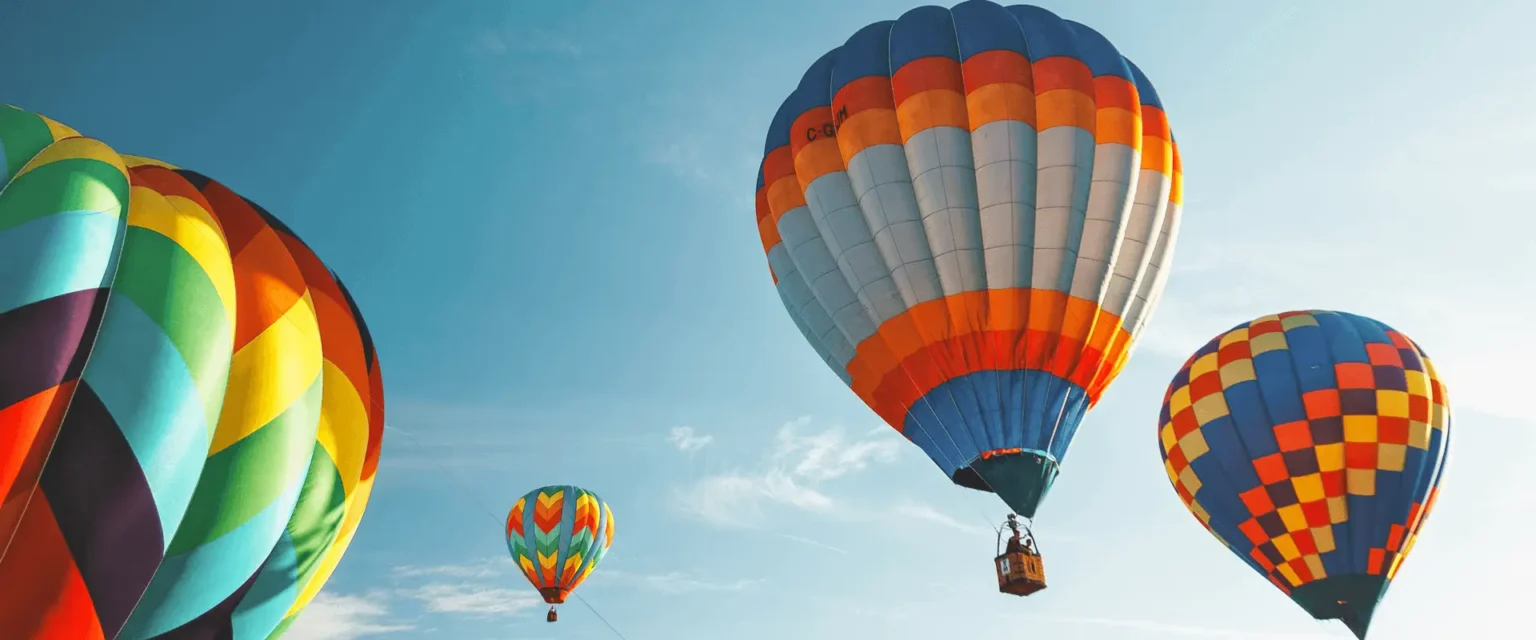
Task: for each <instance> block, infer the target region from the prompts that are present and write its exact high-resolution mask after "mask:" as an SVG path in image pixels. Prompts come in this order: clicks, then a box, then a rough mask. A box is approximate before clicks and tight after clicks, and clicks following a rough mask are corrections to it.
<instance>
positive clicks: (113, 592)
mask: <svg viewBox="0 0 1536 640" xmlns="http://www.w3.org/2000/svg"><path fill="white" fill-rule="evenodd" d="M0 149H3V153H0V168H3V170H4V172H5V173H4V176H0V189H3V190H0V354H3V355H0V496H3V503H0V629H5V637H7V638H18V639H22V638H45V637H46V638H72V639H74V638H79V639H82V640H110V639H113V638H118V639H121V640H142V639H146V638H164V637H178V638H180V637H232V638H237V639H242V640H244V639H251V640H260V639H265V638H275V637H278V636H279V635H281V633H282V631H283V629H286V628H287V626H288V624H290V623H291V622H292V620H293V617H294V615H296V614H297V612H298V611H299V610H300V609H301V608H302V607H303V606H304V605H305V604H307V603H308V602H309V601H310V600H311V599H312V598H313V597H314V595H315V593H316V592H317V591H318V590H319V589H320V587H321V586H322V585H323V584H324V583H325V581H326V580H327V579H328V578H329V577H330V573H331V572H332V571H333V570H334V568H335V567H336V563H337V561H338V560H339V559H340V557H341V555H342V553H343V552H345V550H346V547H347V545H348V544H349V543H350V541H351V538H352V536H353V534H354V532H355V530H356V528H357V525H358V523H359V518H360V517H361V515H362V513H363V510H364V508H365V507H366V505H367V500H368V496H369V492H370V488H371V486H372V482H373V476H374V470H375V468H376V465H377V461H378V453H379V446H380V443H381V438H382V434H383V389H382V382H381V378H380V375H379V368H378V361H377V358H376V355H375V353H374V348H373V344H372V340H371V338H370V337H369V334H368V330H367V328H366V327H365V326H364V324H363V320H362V316H361V314H360V313H359V312H358V309H357V306H356V304H354V302H353V300H352V298H351V296H350V295H349V294H348V293H347V291H346V289H345V288H344V287H343V286H342V285H341V283H340V281H339V280H337V279H336V277H335V276H334V274H332V273H331V272H330V271H328V270H327V269H326V268H325V266H324V265H323V264H322V263H321V262H320V260H319V259H318V258H317V257H316V256H315V254H314V253H313V252H312V251H311V250H310V249H309V247H308V246H306V245H305V244H304V243H302V242H301V241H299V239H298V238H297V237H296V236H294V235H293V233H292V232H291V231H290V230H289V229H288V228H287V227H285V226H283V225H282V224H281V223H280V222H278V221H277V220H276V218H274V217H272V216H271V215H270V214H269V213H267V212H266V211H265V210H264V209H262V208H261V207H259V206H257V205H255V204H254V203H252V202H250V201H249V200H246V199H245V198H243V197H241V196H239V195H237V194H235V193H234V192H233V191H230V190H229V189H228V188H227V187H225V186H223V185H221V184H219V183H218V182H215V181H213V180H210V179H209V178H207V177H204V176H202V175H200V174H197V173H195V172H192V171H186V170H182V169H178V168H176V167H173V166H171V165H168V164H165V163H162V162H158V161H155V160H149V159H145V158H137V157H134V156H125V155H119V154H118V153H116V152H115V151H113V150H112V149H111V148H109V147H108V146H107V145H105V144H103V143H102V142H100V141H97V140H94V139H90V138H86V137H83V136H81V135H80V134H79V133H78V132H76V131H74V130H72V129H70V128H68V127H66V126H64V125H61V124H59V123H57V122H54V121H52V120H50V119H48V118H45V117H43V116H39V115H36V114H32V113H28V112H25V111H22V110H20V109H17V108H14V107H9V106H7V107H3V108H0Z"/></svg>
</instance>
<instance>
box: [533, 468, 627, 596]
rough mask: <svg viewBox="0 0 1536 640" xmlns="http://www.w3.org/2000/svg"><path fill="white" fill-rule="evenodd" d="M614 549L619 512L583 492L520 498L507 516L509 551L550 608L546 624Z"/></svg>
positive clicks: (555, 490)
mask: <svg viewBox="0 0 1536 640" xmlns="http://www.w3.org/2000/svg"><path fill="white" fill-rule="evenodd" d="M612 544H613V510H612V509H609V508H608V504H607V503H605V502H603V501H602V499H601V498H598V497H597V494H595V493H592V492H591V491H587V490H586V489H582V488H580V487H573V486H569V485H565V486H551V487H544V488H541V489H535V490H533V491H530V492H528V494H527V495H525V496H523V497H521V498H518V499H517V503H515V504H513V505H512V511H510V512H508V513H507V550H508V551H511V552H512V560H513V561H514V562H516V563H517V568H518V569H521V570H522V572H523V577H525V578H527V579H528V582H529V583H531V584H532V585H533V587H534V588H535V589H538V590H539V595H540V596H542V597H543V598H544V601H545V602H547V603H549V615H547V616H545V619H546V620H548V621H550V622H554V621H556V620H558V619H559V615H558V613H557V612H556V607H558V606H560V604H561V603H563V602H565V599H566V598H567V597H569V596H570V595H571V592H572V591H574V590H575V589H576V587H578V586H580V585H581V582H582V581H583V580H586V579H587V576H588V575H590V574H591V573H592V570H593V569H596V568H597V563H599V562H601V561H602V560H603V556H604V555H606V554H607V553H608V547H609V546H611V545H612Z"/></svg>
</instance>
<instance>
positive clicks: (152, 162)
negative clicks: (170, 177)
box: [123, 155, 181, 171]
mask: <svg viewBox="0 0 1536 640" xmlns="http://www.w3.org/2000/svg"><path fill="white" fill-rule="evenodd" d="M123 162H124V163H125V164H127V165H128V167H129V168H133V167H142V166H146V165H148V166H152V167H163V168H166V169H170V170H172V171H177V170H180V169H181V167H178V166H176V165H173V164H171V163H169V162H162V161H160V160H156V159H154V158H145V157H143V156H130V155H124V156H123Z"/></svg>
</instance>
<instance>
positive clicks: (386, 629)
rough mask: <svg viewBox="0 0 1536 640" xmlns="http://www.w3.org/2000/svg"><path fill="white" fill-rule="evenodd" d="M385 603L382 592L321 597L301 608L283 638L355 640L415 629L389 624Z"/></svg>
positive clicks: (403, 625) (328, 594)
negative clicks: (297, 616)
mask: <svg viewBox="0 0 1536 640" xmlns="http://www.w3.org/2000/svg"><path fill="white" fill-rule="evenodd" d="M388 601H389V594H388V593H383V592H374V593H367V594H361V595H331V594H330V593H321V594H320V595H319V596H316V597H315V599H314V601H313V602H311V603H310V604H309V606H308V607H305V608H304V611H303V612H302V613H301V614H299V618H298V620H295V621H294V623H293V626H292V627H289V628H288V632H287V633H286V634H284V635H283V637H284V638H290V639H291V640H355V639H356V638H368V637H374V636H381V635H386V634H393V633H398V632H401V631H411V630H413V629H415V627H414V626H412V625H409V624H401V623H399V622H396V621H395V620H393V617H392V616H391V615H390V612H389V607H388V606H387V603H388Z"/></svg>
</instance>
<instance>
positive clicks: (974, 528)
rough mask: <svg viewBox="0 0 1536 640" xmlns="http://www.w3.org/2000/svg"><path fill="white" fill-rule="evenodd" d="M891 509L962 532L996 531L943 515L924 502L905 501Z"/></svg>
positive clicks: (896, 512)
mask: <svg viewBox="0 0 1536 640" xmlns="http://www.w3.org/2000/svg"><path fill="white" fill-rule="evenodd" d="M893 511H894V512H895V514H896V515H898V516H901V517H904V518H910V519H912V520H918V521H921V522H927V523H931V524H936V525H939V526H941V527H946V528H949V529H954V530H955V531H959V532H962V533H967V534H975V535H988V534H995V533H996V531H995V530H993V529H988V528H986V527H983V526H981V525H979V524H967V523H964V522H961V521H959V520H956V519H954V518H952V517H950V516H948V515H945V514H944V513H942V512H940V511H939V510H938V509H935V508H933V507H931V506H928V505H925V504H918V503H916V502H905V503H902V504H898V505H896V507H895V509H893Z"/></svg>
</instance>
